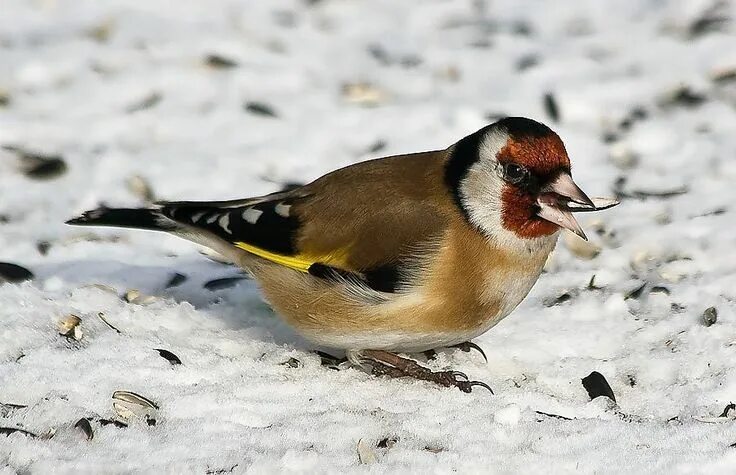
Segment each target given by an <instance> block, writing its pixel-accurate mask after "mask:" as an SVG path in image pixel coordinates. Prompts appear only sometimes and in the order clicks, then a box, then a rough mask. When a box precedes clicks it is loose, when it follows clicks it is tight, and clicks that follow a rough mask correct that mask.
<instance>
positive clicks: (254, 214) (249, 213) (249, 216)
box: [243, 208, 263, 224]
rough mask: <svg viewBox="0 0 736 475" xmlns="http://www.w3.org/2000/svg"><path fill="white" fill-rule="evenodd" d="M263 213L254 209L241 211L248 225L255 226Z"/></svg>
mask: <svg viewBox="0 0 736 475" xmlns="http://www.w3.org/2000/svg"><path fill="white" fill-rule="evenodd" d="M262 214H263V211H261V210H259V209H254V208H248V209H246V210H245V211H243V219H244V220H245V221H246V222H247V223H249V224H256V223H257V222H258V219H259V218H260V217H261V215H262Z"/></svg>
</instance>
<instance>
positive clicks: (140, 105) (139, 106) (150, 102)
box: [125, 91, 163, 114]
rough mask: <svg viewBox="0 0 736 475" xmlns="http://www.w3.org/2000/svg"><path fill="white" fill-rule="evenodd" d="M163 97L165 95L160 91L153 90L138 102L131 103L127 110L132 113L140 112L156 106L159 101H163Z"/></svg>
mask: <svg viewBox="0 0 736 475" xmlns="http://www.w3.org/2000/svg"><path fill="white" fill-rule="evenodd" d="M161 99H163V96H162V95H161V94H160V93H158V92H155V91H154V92H151V93H150V94H148V95H147V96H145V97H143V98H142V99H141V100H139V101H138V102H134V103H133V104H130V105H129V106H128V107H127V108H126V109H125V112H127V113H129V114H132V113H133V112H138V111H142V110H146V109H150V108H152V107H155V106H156V105H157V104H158V103H159V102H161Z"/></svg>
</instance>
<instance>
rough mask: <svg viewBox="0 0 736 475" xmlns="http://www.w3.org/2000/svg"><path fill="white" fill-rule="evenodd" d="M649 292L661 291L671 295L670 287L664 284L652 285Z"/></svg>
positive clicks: (657, 292) (656, 292)
mask: <svg viewBox="0 0 736 475" xmlns="http://www.w3.org/2000/svg"><path fill="white" fill-rule="evenodd" d="M649 293H652V294H659V293H661V294H665V295H670V289H668V288H667V287H665V286H663V285H655V286H654V287H652V288H651V289H650V290H649Z"/></svg>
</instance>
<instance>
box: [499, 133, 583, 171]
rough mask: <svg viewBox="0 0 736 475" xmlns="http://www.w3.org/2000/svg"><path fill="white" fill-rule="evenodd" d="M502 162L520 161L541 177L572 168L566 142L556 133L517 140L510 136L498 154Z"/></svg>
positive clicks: (520, 163)
mask: <svg viewBox="0 0 736 475" xmlns="http://www.w3.org/2000/svg"><path fill="white" fill-rule="evenodd" d="M496 158H498V161H499V162H500V163H502V164H506V163H518V164H519V165H523V166H525V167H526V168H527V169H528V170H529V171H530V172H532V173H533V174H534V175H537V176H538V177H540V178H544V177H547V176H550V175H551V174H553V173H555V172H557V171H559V170H560V169H564V170H566V171H569V170H570V158H568V156H567V150H565V144H563V143H562V140H560V137H558V136H557V134H555V133H551V134H549V135H545V136H543V137H525V138H524V139H523V140H517V139H514V138H513V137H509V139H508V141H507V142H506V145H505V146H504V147H503V148H502V149H501V150H500V151H499V152H498V155H497V156H496Z"/></svg>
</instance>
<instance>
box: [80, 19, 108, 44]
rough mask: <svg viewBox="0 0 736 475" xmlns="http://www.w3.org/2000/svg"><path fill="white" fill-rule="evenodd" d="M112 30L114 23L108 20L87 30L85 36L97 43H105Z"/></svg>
mask: <svg viewBox="0 0 736 475" xmlns="http://www.w3.org/2000/svg"><path fill="white" fill-rule="evenodd" d="M114 29H115V22H114V21H113V20H111V19H108V20H105V21H103V22H102V23H100V24H99V25H96V26H93V27H92V28H90V29H88V30H87V31H86V32H85V34H86V35H87V36H89V37H90V38H92V39H93V40H95V41H97V42H99V43H105V42H107V41H108V40H109V39H110V35H111V34H112V31H113V30H114Z"/></svg>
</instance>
